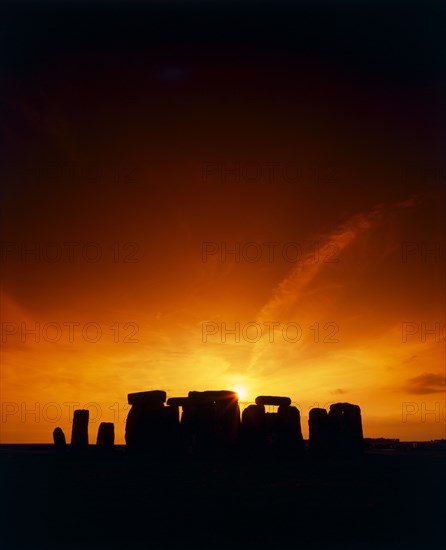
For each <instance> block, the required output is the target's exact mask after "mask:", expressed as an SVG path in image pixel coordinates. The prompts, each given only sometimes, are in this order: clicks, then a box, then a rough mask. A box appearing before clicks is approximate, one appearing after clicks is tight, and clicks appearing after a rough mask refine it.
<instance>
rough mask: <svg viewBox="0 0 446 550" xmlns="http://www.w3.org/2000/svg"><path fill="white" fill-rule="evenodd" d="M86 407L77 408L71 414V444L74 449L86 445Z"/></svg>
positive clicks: (85, 446)
mask: <svg viewBox="0 0 446 550" xmlns="http://www.w3.org/2000/svg"><path fill="white" fill-rule="evenodd" d="M89 414H90V412H89V411H88V409H77V410H75V411H74V416H73V429H72V432H71V446H72V447H73V448H76V449H86V448H87V447H88V419H89Z"/></svg>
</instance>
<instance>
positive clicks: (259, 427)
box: [241, 405, 266, 457]
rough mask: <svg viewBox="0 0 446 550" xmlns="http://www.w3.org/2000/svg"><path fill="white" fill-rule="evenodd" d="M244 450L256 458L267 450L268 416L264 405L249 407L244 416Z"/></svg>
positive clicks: (242, 438)
mask: <svg viewBox="0 0 446 550" xmlns="http://www.w3.org/2000/svg"><path fill="white" fill-rule="evenodd" d="M241 441H242V449H243V450H244V452H245V453H246V454H247V455H248V456H250V457H255V456H257V455H259V453H262V452H263V451H264V450H265V446H266V414H265V407H264V405H249V406H248V407H246V409H245V410H244V411H243V414H242V437H241Z"/></svg>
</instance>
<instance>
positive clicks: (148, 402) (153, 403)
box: [125, 390, 179, 458]
mask: <svg viewBox="0 0 446 550" xmlns="http://www.w3.org/2000/svg"><path fill="white" fill-rule="evenodd" d="M128 402H129V404H130V405H132V407H131V409H130V411H129V414H128V416H127V420H126V426H125V442H126V445H127V448H128V449H129V450H131V451H137V452H140V451H143V452H145V453H147V455H148V456H151V457H153V458H162V457H165V456H168V454H169V452H170V451H171V450H172V449H173V448H174V445H173V443H174V440H175V437H176V432H177V430H178V422H179V413H178V407H176V406H167V407H166V406H165V405H164V403H165V402H166V392H165V391H161V390H153V391H146V392H138V393H130V394H129V395H128Z"/></svg>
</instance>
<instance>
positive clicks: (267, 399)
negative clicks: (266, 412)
mask: <svg viewBox="0 0 446 550" xmlns="http://www.w3.org/2000/svg"><path fill="white" fill-rule="evenodd" d="M256 405H273V406H276V407H280V406H281V405H285V406H286V405H291V399H290V398H289V397H280V396H277V395H259V396H258V397H256Z"/></svg>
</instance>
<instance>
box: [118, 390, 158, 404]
mask: <svg viewBox="0 0 446 550" xmlns="http://www.w3.org/2000/svg"><path fill="white" fill-rule="evenodd" d="M166 397H167V396H166V392H165V391H162V390H151V391H142V392H137V393H129V394H128V396H127V398H128V402H129V405H155V406H156V405H163V404H164V403H165V402H166Z"/></svg>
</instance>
